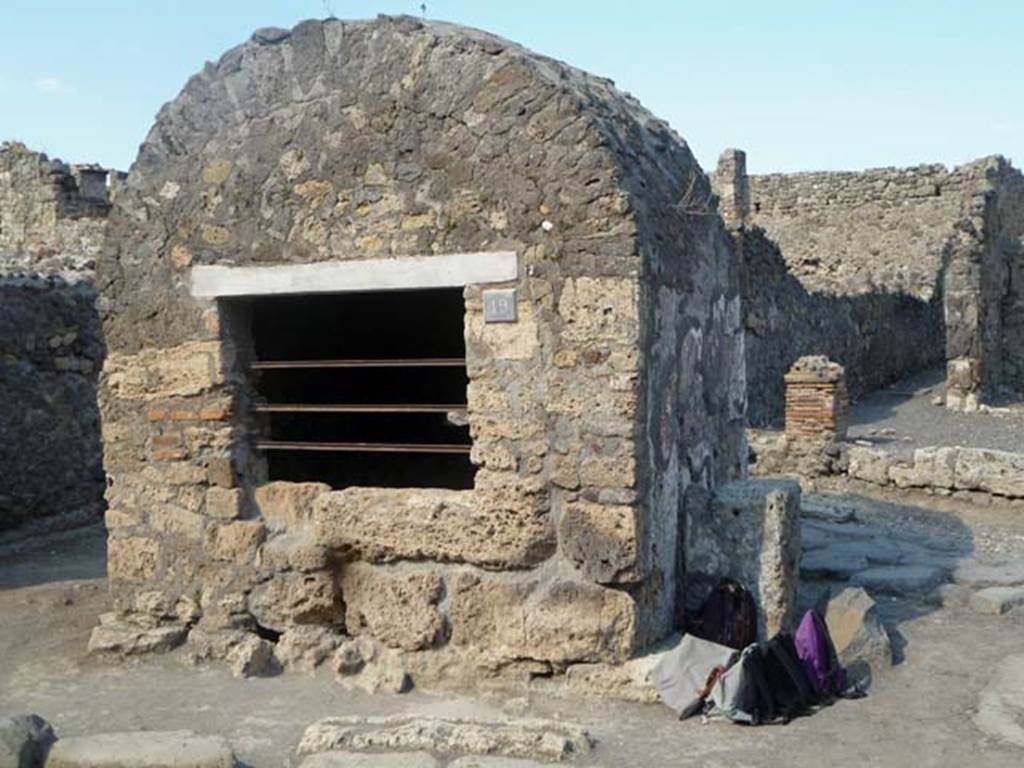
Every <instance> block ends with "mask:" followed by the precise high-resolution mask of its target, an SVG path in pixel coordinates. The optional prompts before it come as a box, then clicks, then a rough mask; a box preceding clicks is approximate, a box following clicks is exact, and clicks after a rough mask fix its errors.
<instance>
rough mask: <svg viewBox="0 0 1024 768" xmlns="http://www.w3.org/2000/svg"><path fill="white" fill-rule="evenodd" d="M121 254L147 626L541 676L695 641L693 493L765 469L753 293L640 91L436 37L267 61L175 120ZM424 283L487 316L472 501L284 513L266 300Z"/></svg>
mask: <svg viewBox="0 0 1024 768" xmlns="http://www.w3.org/2000/svg"><path fill="white" fill-rule="evenodd" d="M109 240H110V246H109V248H108V250H107V252H106V253H105V255H104V257H103V258H102V260H101V262H100V264H99V272H100V282H101V290H102V291H103V295H104V303H103V312H104V323H105V332H106V337H107V344H108V348H109V355H108V358H107V364H106V368H105V371H104V375H103V396H102V410H103V418H104V434H105V438H106V468H107V471H108V473H109V479H110V482H109V484H110V488H109V491H108V498H109V503H110V513H109V516H108V525H109V528H110V555H109V566H110V568H109V570H110V578H111V584H112V588H113V589H114V591H115V594H116V596H117V604H118V608H119V610H120V611H122V612H123V613H125V614H129V615H130V614H146V615H147V617H148V620H152V619H156V620H158V621H160V622H163V623H166V624H173V623H175V622H184V623H187V624H189V625H190V626H194V627H196V628H197V629H196V631H199V632H202V631H205V632H219V631H222V630H226V629H238V628H241V629H255V630H258V631H260V633H261V634H263V635H267V634H268V633H269V634H270V635H271V636H273V635H274V634H276V633H280V632H289V631H292V630H293V628H294V627H296V626H298V625H304V624H305V625H308V624H313V625H320V626H324V627H328V628H330V629H332V630H337V631H339V632H340V631H347V632H348V633H349V634H353V635H358V634H362V635H369V636H372V637H373V638H375V639H376V640H377V641H378V642H379V643H380V644H381V645H383V646H385V647H388V648H390V649H391V651H390V652H394V653H403V654H408V655H409V657H410V658H412V657H416V658H426V657H429V658H433V659H440V660H443V659H463V658H465V657H469V658H472V659H475V660H477V661H478V662H480V664H478V665H477V666H481V665H482V666H485V667H486V668H488V669H491V670H505V671H521V672H523V673H524V674H525V673H528V674H538V673H546V672H550V671H552V670H555V671H557V670H560V669H564V668H565V667H566V666H567V665H569V664H572V663H575V662H593V661H621V660H623V659H625V658H627V657H628V656H629V655H630V654H632V653H633V652H634V651H635V650H636V649H638V648H640V647H642V646H645V645H647V644H649V643H651V642H653V641H655V640H657V639H659V638H660V637H663V636H664V635H665V634H666V633H668V632H669V631H671V630H672V629H673V628H674V627H675V626H676V624H677V621H678V616H679V611H680V609H681V605H682V587H683V584H684V578H683V575H684V574H683V570H684V567H683V556H682V554H681V552H682V540H683V538H684V531H683V530H682V528H683V525H682V522H681V521H682V520H683V519H684V514H683V512H682V510H683V495H684V493H685V492H686V491H687V489H688V488H690V487H698V488H703V489H712V488H714V487H715V486H716V485H718V484H719V483H721V482H723V481H725V480H726V479H729V478H731V477H736V476H739V475H741V474H742V472H743V469H742V467H743V465H744V464H745V460H746V454H745V445H744V440H743V434H742V428H743V409H744V397H745V395H744V389H745V387H744V379H743V377H744V374H743V370H744V361H743V346H742V333H741V330H740V308H739V298H738V290H737V270H736V263H735V259H734V256H733V254H732V252H731V251H730V248H729V246H728V243H727V240H726V237H725V235H724V233H723V228H722V224H721V221H720V219H719V217H718V216H717V214H716V212H715V209H714V204H713V203H712V202H711V195H710V191H709V187H708V183H707V180H706V179H705V177H704V176H703V174H702V172H701V170H700V168H699V167H698V165H697V163H696V161H695V160H694V158H693V156H692V154H691V153H690V151H689V149H688V148H687V146H686V144H685V143H684V142H683V141H682V140H681V139H680V138H679V137H678V136H677V135H676V134H675V133H673V132H672V131H671V130H670V129H669V127H668V126H667V125H666V124H665V123H663V122H662V121H659V120H657V119H655V118H654V117H652V116H651V115H650V114H649V113H647V112H646V111H645V110H643V109H642V108H641V107H640V106H639V104H637V102H636V101H635V100H633V99H632V98H631V97H629V96H626V95H624V94H623V93H621V92H619V91H617V90H616V89H615V88H614V86H613V84H612V83H611V82H609V81H607V80H602V79H598V78H595V77H592V76H590V75H587V74H585V73H583V72H580V71H578V70H576V69H573V68H571V67H569V66H566V65H564V64H562V63H559V62H556V61H553V60H550V59H547V58H544V57H541V56H538V55H536V54H533V53H531V52H529V51H527V50H524V49H523V48H521V47H519V46H517V45H515V44H512V43H510V42H508V41H505V40H502V39H499V38H496V37H493V36H491V35H487V34H484V33H481V32H477V31H474V30H468V29H464V28H459V27H455V26H451V25H447V24H440V23H425V22H421V21H418V20H414V19H410V18H379V19H377V20H374V21H367V22H347V21H337V20H328V21H310V22H305V23H302V24H300V25H298V26H297V27H295V28H294V29H293V30H291V31H284V30H277V29H271V30H261V31H258V32H257V33H256V34H255V35H254V36H253V38H252V39H251V40H250V41H248V42H246V43H245V44H243V45H241V46H239V47H237V48H234V49H232V50H231V51H229V52H228V53H226V54H225V55H224V56H223V57H222V58H221V59H220V60H219V61H218V62H216V63H213V64H208V65H207V66H206V67H205V68H204V69H203V71H202V72H200V73H199V74H197V75H195V76H194V77H193V78H192V79H191V80H190V81H189V83H188V84H187V85H186V87H185V88H184V90H183V91H182V92H181V94H180V95H179V96H178V97H177V98H176V99H175V100H174V101H173V102H171V103H169V104H168V105H166V106H165V107H164V108H163V109H162V110H161V112H160V114H159V116H158V118H157V121H156V124H155V125H154V127H153V129H152V130H151V131H150V133H149V135H148V136H147V138H146V140H145V142H144V144H143V145H142V147H141V149H140V152H139V156H138V159H137V161H136V162H135V164H134V165H133V167H132V169H131V172H130V174H129V177H128V180H127V183H126V186H125V188H124V190H123V192H121V194H120V197H119V201H118V206H117V208H116V210H115V211H114V212H113V214H112V217H111V222H110V238H109ZM300 265H301V266H300ZM310 265H313V266H310ZM317 265H320V266H319V267H318V266H317ZM410 275H412V277H410ZM417 276H418V277H417ZM415 280H421V281H422V283H421V284H420V283H415V282H410V281H415ZM418 285H422V287H427V286H428V285H433V286H437V285H445V286H457V287H458V288H460V289H463V290H464V309H465V311H464V343H465V359H466V371H467V376H468V382H469V383H468V391H467V397H468V401H467V405H468V408H467V414H466V419H467V421H468V427H469V433H470V435H471V437H472V453H471V460H472V462H473V465H474V466H475V468H476V471H475V476H474V477H473V480H472V483H471V486H472V487H467V488H463V489H461V490H455V489H448V488H397V487H359V486H352V487H344V488H341V487H335V488H334V489H331V488H329V487H327V486H326V485H322V484H316V483H311V482H301V483H299V482H283V481H276V482H269V481H268V469H267V466H268V465H267V461H266V456H265V454H264V452H263V451H261V450H260V449H259V445H260V444H261V443H260V435H261V430H265V429H266V422H265V421H261V419H260V418H259V417H257V416H255V415H254V409H253V408H252V404H253V403H254V402H256V403H258V402H262V401H261V400H260V393H259V391H258V389H259V388H258V386H257V385H255V384H254V383H253V378H252V376H250V371H249V365H250V364H251V363H252V359H253V357H254V356H256V357H258V356H259V352H258V350H255V351H254V345H256V346H258V343H257V342H255V341H254V339H253V322H254V321H253V314H252V312H253V311H254V310H253V307H254V306H255V305H254V304H253V302H255V301H259V300H261V297H262V296H264V294H267V293H274V294H282V293H283V294H288V295H296V294H297V295H305V294H317V295H319V296H321V297H322V296H324V295H334V294H335V293H336V294H337V295H338V296H341V297H342V298H343V297H344V295H345V293H346V292H347V291H349V290H353V289H355V288H359V289H360V290H369V289H372V290H379V289H383V288H389V287H392V288H393V287H401V288H405V289H409V288H415V287H417V286H418ZM492 290H494V291H495V293H494V294H493V295H491V296H490V297H488V292H490V291H492ZM508 291H514V293H512V294H510V293H508ZM374 295H377V294H374ZM490 299H493V300H494V301H496V302H498V304H501V303H502V302H504V304H503V306H498V307H497V308H498V310H499V311H498V315H499V316H500V314H501V312H500V310H502V309H504V310H505V311H507V310H509V309H510V308H512V307H514V312H513V317H514V321H513V322H489V321H488V320H489V319H493V318H490V317H486V318H485V312H484V304H485V303H486V302H487V301H488V300H490ZM281 306H284V305H281ZM496 306H497V305H496ZM496 317H497V316H496ZM506 319H508V318H507V317H506ZM282 322H285V321H284V320H282ZM350 322H352V323H354V324H355V325H361V324H362V323H363V322H364V318H363V316H358V317H356V318H355V319H351V317H350ZM365 322H370V320H368V319H366V320H365ZM424 322H429V318H428V317H410V318H409V324H410V326H413V325H421V324H422V323H424ZM265 324H266V323H265ZM269 325H271V326H272V325H274V322H273V318H271V320H270V321H269ZM330 332H332V333H341V331H330ZM411 332H412V331H410V333H411ZM325 333H328V331H327V330H326V329H325ZM278 342H280V343H283V342H281V340H280V339H278ZM381 461H384V459H383V458H382V459H381ZM338 485H339V484H338V483H335V486H338ZM435 668H436V667H435Z"/></svg>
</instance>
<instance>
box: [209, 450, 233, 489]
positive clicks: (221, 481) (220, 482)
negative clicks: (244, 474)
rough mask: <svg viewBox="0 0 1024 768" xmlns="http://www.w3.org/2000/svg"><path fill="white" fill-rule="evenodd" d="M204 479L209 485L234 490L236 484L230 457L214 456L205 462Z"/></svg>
mask: <svg viewBox="0 0 1024 768" xmlns="http://www.w3.org/2000/svg"><path fill="white" fill-rule="evenodd" d="M206 479H207V482H209V483H210V485H215V486H218V487H220V488H234V487H235V485H236V484H237V483H238V477H237V475H236V474H235V467H234V462H232V460H231V457H230V456H215V457H213V458H211V459H209V460H208V461H207V462H206Z"/></svg>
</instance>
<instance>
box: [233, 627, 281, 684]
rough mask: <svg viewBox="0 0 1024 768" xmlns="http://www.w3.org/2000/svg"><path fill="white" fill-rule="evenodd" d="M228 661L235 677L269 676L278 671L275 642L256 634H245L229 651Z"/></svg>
mask: <svg viewBox="0 0 1024 768" xmlns="http://www.w3.org/2000/svg"><path fill="white" fill-rule="evenodd" d="M227 662H228V664H229V665H230V666H231V674H232V675H234V676H235V677H240V678H245V677H267V676H269V675H273V674H275V673H276V672H277V671H278V665H277V662H276V660H275V658H274V644H273V643H271V642H269V641H267V640H264V639H263V638H262V637H257V636H256V635H249V634H247V635H245V637H244V638H242V639H241V640H240V641H239V642H238V643H235V644H234V645H232V646H231V648H230V649H229V650H228V652H227Z"/></svg>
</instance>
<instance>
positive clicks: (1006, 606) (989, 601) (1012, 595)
mask: <svg viewBox="0 0 1024 768" xmlns="http://www.w3.org/2000/svg"><path fill="white" fill-rule="evenodd" d="M968 605H970V607H971V610H973V611H974V612H975V613H988V614H993V615H995V616H1001V615H1002V614H1004V613H1009V612H1010V611H1013V610H1016V609H1019V608H1020V607H1021V606H1024V587H986V588H985V589H983V590H981V591H979V592H975V593H974V594H973V595H971V597H970V600H969V601H968Z"/></svg>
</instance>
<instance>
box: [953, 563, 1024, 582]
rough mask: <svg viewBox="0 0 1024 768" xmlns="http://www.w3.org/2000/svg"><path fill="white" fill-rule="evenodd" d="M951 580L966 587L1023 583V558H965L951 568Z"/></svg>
mask: <svg viewBox="0 0 1024 768" xmlns="http://www.w3.org/2000/svg"><path fill="white" fill-rule="evenodd" d="M953 581H955V582H956V583H957V584H961V585H963V586H966V587H974V588H975V589H977V588H979V587H1010V586H1016V585H1018V584H1024V558H1021V559H1018V560H1007V561H1003V562H998V563H984V562H979V561H977V560H967V561H964V562H961V563H959V564H958V565H957V566H956V568H955V569H954V570H953Z"/></svg>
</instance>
